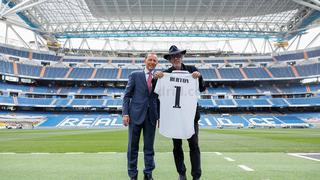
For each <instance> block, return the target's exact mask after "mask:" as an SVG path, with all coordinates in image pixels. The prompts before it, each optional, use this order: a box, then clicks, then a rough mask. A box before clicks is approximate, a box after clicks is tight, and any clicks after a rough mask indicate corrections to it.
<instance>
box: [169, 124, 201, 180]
mask: <svg viewBox="0 0 320 180" xmlns="http://www.w3.org/2000/svg"><path fill="white" fill-rule="evenodd" d="M194 130H195V134H194V135H192V136H191V138H189V139H188V143H189V149H190V161H191V175H192V177H193V178H200V176H201V160H200V148H199V144H198V133H199V124H198V119H195V124H194ZM172 140H173V156H174V162H175V164H176V168H177V171H178V173H179V174H186V166H185V164H184V155H183V149H182V140H181V139H172Z"/></svg>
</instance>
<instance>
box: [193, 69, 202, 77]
mask: <svg viewBox="0 0 320 180" xmlns="http://www.w3.org/2000/svg"><path fill="white" fill-rule="evenodd" d="M200 76H201V74H200V72H199V71H195V72H193V73H192V77H193V78H194V79H197V78H199V77H200Z"/></svg>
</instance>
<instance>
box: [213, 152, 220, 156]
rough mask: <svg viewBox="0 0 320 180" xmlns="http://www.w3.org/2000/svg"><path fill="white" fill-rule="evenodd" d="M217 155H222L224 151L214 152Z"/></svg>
mask: <svg viewBox="0 0 320 180" xmlns="http://www.w3.org/2000/svg"><path fill="white" fill-rule="evenodd" d="M214 153H215V154H216V155H218V156H221V155H222V153H221V152H214Z"/></svg>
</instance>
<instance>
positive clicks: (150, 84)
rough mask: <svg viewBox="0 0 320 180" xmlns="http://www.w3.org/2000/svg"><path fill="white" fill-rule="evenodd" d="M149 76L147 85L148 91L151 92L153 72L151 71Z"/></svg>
mask: <svg viewBox="0 0 320 180" xmlns="http://www.w3.org/2000/svg"><path fill="white" fill-rule="evenodd" d="M148 74H149V76H148V80H147V85H148V90H149V92H151V87H152V83H151V81H152V73H151V71H149V73H148Z"/></svg>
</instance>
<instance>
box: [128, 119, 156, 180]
mask: <svg viewBox="0 0 320 180" xmlns="http://www.w3.org/2000/svg"><path fill="white" fill-rule="evenodd" d="M141 130H143V141H144V145H143V153H144V166H145V168H144V170H143V172H144V174H152V170H153V169H154V168H155V163H154V149H153V144H154V137H155V130H156V126H155V125H152V123H151V122H150V120H149V118H148V116H147V117H146V119H145V120H144V122H143V123H142V124H140V125H137V124H134V123H130V124H129V142H128V152H127V159H128V175H129V177H135V176H137V175H138V168H137V164H138V152H139V141H140V134H141Z"/></svg>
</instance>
